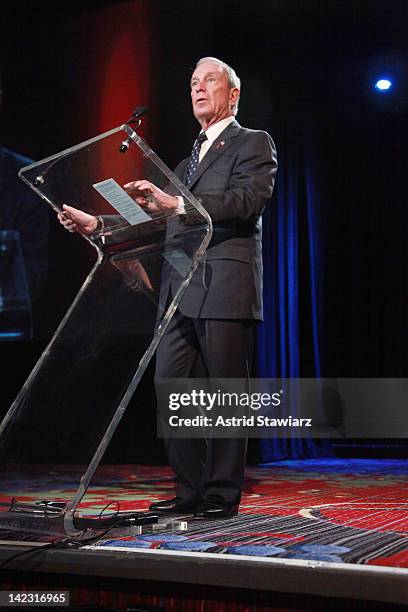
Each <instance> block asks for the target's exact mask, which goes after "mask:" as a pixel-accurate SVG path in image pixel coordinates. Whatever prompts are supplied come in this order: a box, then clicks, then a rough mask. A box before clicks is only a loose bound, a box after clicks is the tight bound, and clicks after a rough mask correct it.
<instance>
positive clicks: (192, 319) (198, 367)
mask: <svg viewBox="0 0 408 612" xmlns="http://www.w3.org/2000/svg"><path fill="white" fill-rule="evenodd" d="M239 96H240V80H239V78H238V77H237V75H236V73H235V71H234V70H233V69H232V68H230V67H229V66H228V65H227V64H225V63H224V62H222V61H220V60H218V59H216V58H209V57H207V58H202V59H201V60H199V62H198V63H197V66H196V69H195V70H194V73H193V75H192V78H191V99H192V105H193V112H194V115H195V117H196V118H197V120H198V122H199V123H200V125H201V128H202V129H201V133H200V135H199V137H198V138H197V140H196V142H195V144H194V148H193V151H192V154H191V156H190V157H189V158H187V159H185V160H184V161H182V162H181V163H180V164H179V166H178V167H177V168H176V170H175V174H176V175H177V176H178V177H179V178H180V179H181V180H183V181H184V182H185V184H186V185H187V187H188V189H189V190H190V191H191V192H192V193H193V194H194V195H195V197H196V198H197V199H199V200H200V202H201V204H202V206H203V207H204V208H205V209H206V210H207V212H208V213H209V215H210V217H211V219H212V221H213V227H214V232H213V237H212V240H211V243H210V245H209V247H208V249H207V252H206V254H205V258H204V261H202V262H201V264H200V266H199V268H198V269H197V271H196V272H195V274H194V276H193V279H192V280H191V283H190V285H189V286H188V287H187V290H186V292H185V294H184V296H183V298H182V300H181V302H180V305H179V309H178V311H177V312H176V313H175V315H174V317H173V319H172V320H171V322H170V324H169V327H168V329H167V331H166V333H165V335H164V337H163V338H162V340H161V342H160V345H159V347H158V350H157V359H156V382H157V383H160V380H161V379H163V378H189V377H201V378H202V377H203V375H204V376H208V377H210V378H215V377H216V378H247V377H249V376H250V371H251V364H252V355H253V344H254V335H255V327H256V322H257V321H259V320H261V319H262V252H261V247H262V245H261V238H262V235H261V214H262V212H263V209H264V207H265V205H266V204H267V203H268V201H269V200H270V198H271V196H272V191H273V185H274V180H275V174H276V168H277V162H276V151H275V146H274V144H273V142H272V139H271V138H270V136H269V135H268V134H267V133H266V132H261V131H255V130H249V129H246V128H243V127H241V126H240V125H239V124H238V123H237V121H236V120H235V115H236V113H237V109H238V102H239ZM125 189H126V190H127V191H128V193H129V194H130V195H132V196H133V197H134V198H135V199H136V201H137V202H138V203H139V204H141V205H142V206H145V208H146V209H147V211H148V212H149V211H151V212H157V211H168V212H171V213H174V212H175V211H178V212H180V214H181V215H182V218H183V216H184V222H185V223H186V224H190V223H194V222H195V221H196V220H195V219H194V214H191V211H188V210H185V209H184V202H183V201H182V199H181V198H180V197H177V196H173V195H171V194H169V193H166V192H164V191H162V190H161V189H159V188H158V187H157V186H155V185H153V184H152V183H151V182H149V181H146V180H140V181H133V182H131V183H128V184H127V185H125ZM65 208H66V212H65V213H64V214H63V215H60V220H61V222H62V223H63V224H64V226H65V227H66V228H67V229H69V230H70V231H75V230H77V231H78V230H79V231H84V223H85V222H86V232H87V233H89V232H90V231H95V229H96V227H97V225H96V221H95V218H92V219H85V218H84V217H83V215H81V217H80V218H79V217H78V216H77V213H76V212H74V211H73V209H71V208H70V207H65ZM201 219H202V218H201ZM172 285H174V283H173V281H172V279H171V276H169V277H168V279H167V283H166V285H164V286H163V287H162V291H161V294H162V299H164V300H166V299H167V300H168V299H169V298H170V297H171V295H172ZM246 445H247V441H246V440H244V439H234V438H228V439H209V440H203V439H187V438H174V439H169V440H167V451H168V456H169V461H170V464H171V466H172V468H173V470H174V472H175V474H176V477H177V491H176V497H175V498H173V499H170V500H165V501H163V502H156V503H154V504H152V505H151V510H153V511H160V512H174V513H183V512H194V513H195V514H196V516H200V517H204V518H222V517H229V516H233V515H234V514H236V512H237V509H238V506H239V502H240V498H241V487H242V483H243V477H244V469H245V458H246Z"/></svg>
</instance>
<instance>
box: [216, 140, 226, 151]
mask: <svg viewBox="0 0 408 612" xmlns="http://www.w3.org/2000/svg"><path fill="white" fill-rule="evenodd" d="M224 145H225V140H221V142H219V143H218V144H217V146H216V147H215V148H216V149H220V148H221V147H223V146H224Z"/></svg>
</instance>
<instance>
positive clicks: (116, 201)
mask: <svg viewBox="0 0 408 612" xmlns="http://www.w3.org/2000/svg"><path fill="white" fill-rule="evenodd" d="M92 187H94V189H96V191H97V192H98V193H100V194H101V196H102V197H103V198H105V200H106V201H107V202H109V204H110V205H111V206H112V207H113V208H114V209H115V210H117V211H118V213H119V214H120V215H122V217H123V218H124V219H126V221H127V222H128V223H130V225H137V224H138V223H144V222H145V221H150V220H151V217H150V215H148V214H147V212H146V211H145V210H143V208H142V207H141V206H139V204H137V203H136V202H135V201H134V200H133V199H132V198H131V197H130V195H128V194H127V193H126V191H125V190H124V189H123V188H122V187H121V186H120V185H119V183H117V182H116V181H115V180H114V179H112V178H110V179H106V180H105V181H101V182H100V183H94V184H93V185H92Z"/></svg>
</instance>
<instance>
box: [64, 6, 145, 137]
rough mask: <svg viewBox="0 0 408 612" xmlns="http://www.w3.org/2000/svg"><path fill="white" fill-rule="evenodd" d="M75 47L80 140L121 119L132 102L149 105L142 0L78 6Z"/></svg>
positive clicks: (127, 115) (122, 120)
mask: <svg viewBox="0 0 408 612" xmlns="http://www.w3.org/2000/svg"><path fill="white" fill-rule="evenodd" d="M75 47H76V48H75V49H74V50H73V52H74V55H75V57H76V65H77V70H76V69H75V67H74V74H73V78H74V79H75V80H77V83H76V87H75V100H74V106H75V108H76V121H75V126H76V130H77V131H78V137H79V139H80V140H84V139H85V138H88V137H92V136H94V135H96V134H98V133H101V132H104V131H107V130H109V129H111V128H113V127H115V126H117V125H120V124H121V123H124V122H125V121H126V120H127V119H128V118H129V116H130V115H131V114H132V111H133V109H134V108H135V107H136V106H140V105H148V106H150V105H151V98H152V85H151V74H152V69H153V67H152V56H151V50H152V17H151V9H150V3H149V1H148V0H132V1H131V2H123V3H120V4H117V5H114V6H110V7H105V8H101V9H97V10H93V11H85V12H83V13H82V17H81V24H80V28H79V30H78V40H77V41H76V45H75ZM150 124H151V121H150V119H147V120H145V122H144V126H143V127H142V128H141V130H140V131H139V133H140V135H141V136H142V137H144V138H146V139H147V140H149V137H150V136H151V130H150V129H149V126H150Z"/></svg>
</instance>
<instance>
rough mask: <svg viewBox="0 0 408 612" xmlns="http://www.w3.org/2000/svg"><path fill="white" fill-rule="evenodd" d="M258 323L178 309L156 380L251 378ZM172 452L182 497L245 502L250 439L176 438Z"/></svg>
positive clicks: (161, 352)
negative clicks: (188, 314) (202, 316)
mask: <svg viewBox="0 0 408 612" xmlns="http://www.w3.org/2000/svg"><path fill="white" fill-rule="evenodd" d="M255 325H256V323H255V321H246V320H245V321H242V320H220V319H191V318H189V317H185V316H184V315H183V314H182V313H180V312H179V311H176V313H175V315H174V317H173V319H172V320H171V322H170V324H169V327H168V329H167V331H166V333H165V335H164V336H163V338H162V340H161V342H160V344H159V347H158V349H157V357H156V384H160V379H161V378H206V377H209V378H248V377H249V376H250V371H251V365H252V356H253V350H254V335H255ZM166 448H167V454H168V458H169V462H170V465H171V467H172V468H173V470H174V472H175V474H176V477H177V496H178V497H180V498H181V499H183V500H186V499H197V500H201V499H205V498H206V497H208V496H209V495H213V494H216V495H219V496H220V497H222V498H223V499H224V500H225V501H226V502H228V503H232V502H235V501H239V499H240V495H241V488H242V483H243V479H244V470H245V459H246V449H247V440H246V439H235V438H211V439H207V440H205V439H198V438H172V439H167V440H166Z"/></svg>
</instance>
